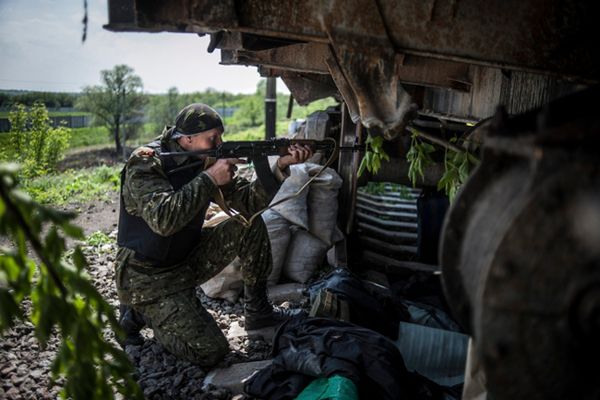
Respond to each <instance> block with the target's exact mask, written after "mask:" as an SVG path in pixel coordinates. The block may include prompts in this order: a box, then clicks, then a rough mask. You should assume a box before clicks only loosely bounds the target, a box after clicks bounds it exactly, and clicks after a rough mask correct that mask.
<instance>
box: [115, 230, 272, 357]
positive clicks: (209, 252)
mask: <svg viewBox="0 0 600 400" xmlns="http://www.w3.org/2000/svg"><path fill="white" fill-rule="evenodd" d="M236 256H239V257H240V261H241V271H242V276H243V280H244V284H245V285H250V286H253V285H255V284H256V283H259V282H260V283H262V282H264V281H266V279H267V277H268V275H269V273H270V272H271V267H272V259H271V246H270V243H269V237H268V234H267V229H266V226H265V224H264V222H263V220H262V218H257V219H256V220H255V221H254V223H253V225H252V226H250V227H249V228H246V227H244V226H243V225H241V224H240V223H239V222H237V221H234V220H227V221H225V222H223V223H221V224H219V225H217V226H216V227H212V228H205V229H203V231H202V237H201V240H200V244H199V245H198V246H197V247H196V248H194V250H193V251H192V252H191V253H190V254H189V256H188V257H187V259H186V261H185V262H184V263H182V264H179V265H176V266H173V267H168V268H157V267H153V266H150V265H147V264H144V263H142V262H140V261H137V260H136V259H135V258H134V253H133V251H131V250H129V249H126V248H120V249H119V251H118V253H117V259H116V263H115V269H116V271H115V272H116V274H115V276H116V286H117V293H118V295H119V300H120V301H121V303H123V304H128V305H130V306H132V307H133V309H134V310H136V311H138V312H140V313H142V314H143V316H144V318H145V320H146V323H147V324H148V325H149V327H150V328H152V330H153V331H154V337H155V338H156V340H157V341H158V342H159V343H161V344H162V345H163V346H164V347H165V348H166V349H167V350H168V351H169V352H171V353H172V354H174V355H176V356H178V357H180V358H183V359H186V360H188V361H191V362H193V363H196V364H199V365H202V366H212V365H214V364H216V363H218V362H219V361H220V360H221V359H222V358H223V357H224V356H225V354H227V353H228V351H229V344H228V342H227V340H226V338H225V336H224V335H223V332H222V331H221V330H220V329H219V327H218V326H217V323H216V322H215V320H214V318H213V317H212V316H211V315H210V314H209V313H208V311H206V310H205V309H204V307H202V304H201V303H200V300H199V299H198V298H197V296H196V286H198V285H200V284H202V283H204V282H206V281H207V280H208V279H210V278H212V277H213V276H215V275H216V274H218V273H219V272H220V271H221V270H222V269H223V268H225V267H226V266H227V265H228V264H229V263H230V262H231V261H233V259H234V258H235V257H236Z"/></svg>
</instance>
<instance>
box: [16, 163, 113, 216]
mask: <svg viewBox="0 0 600 400" xmlns="http://www.w3.org/2000/svg"><path fill="white" fill-rule="evenodd" d="M120 171H121V167H118V166H114V167H109V166H101V167H96V168H85V169H79V170H69V171H66V172H64V173H61V174H54V175H46V176H41V177H38V178H34V179H28V180H25V181H24V182H23V190H25V191H26V192H27V193H29V194H30V195H31V197H32V198H33V199H34V200H35V201H37V202H39V203H41V204H52V205H55V206H61V205H65V204H70V203H85V202H88V201H91V200H108V198H109V195H110V193H111V192H115V191H118V190H119V173H120Z"/></svg>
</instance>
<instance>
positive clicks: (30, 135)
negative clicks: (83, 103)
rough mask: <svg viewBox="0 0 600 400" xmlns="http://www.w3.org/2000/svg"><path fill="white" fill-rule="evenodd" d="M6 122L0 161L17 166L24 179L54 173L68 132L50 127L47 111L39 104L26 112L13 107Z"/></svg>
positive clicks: (65, 146)
mask: <svg viewBox="0 0 600 400" xmlns="http://www.w3.org/2000/svg"><path fill="white" fill-rule="evenodd" d="M9 121H10V124H11V131H10V132H9V133H8V138H9V139H8V146H7V147H6V148H4V149H3V155H2V158H3V159H4V160H11V161H16V162H18V163H20V164H21V165H22V174H23V176H24V177H25V178H32V177H36V176H42V175H46V174H48V173H51V172H54V171H55V170H56V166H57V164H58V162H59V161H60V160H61V159H62V158H63V157H64V154H65V151H66V149H67V147H68V146H69V138H70V135H71V131H70V129H67V128H65V127H58V128H52V125H51V124H50V118H49V116H48V110H46V107H45V106H44V105H43V104H41V103H35V104H34V105H33V107H31V109H30V110H29V111H28V110H27V109H26V108H25V106H24V105H22V104H19V105H17V106H16V108H15V110H14V111H13V112H11V113H10V114H9Z"/></svg>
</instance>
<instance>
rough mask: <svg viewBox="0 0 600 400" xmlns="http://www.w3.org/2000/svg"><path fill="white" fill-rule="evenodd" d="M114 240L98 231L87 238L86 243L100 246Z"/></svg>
mask: <svg viewBox="0 0 600 400" xmlns="http://www.w3.org/2000/svg"><path fill="white" fill-rule="evenodd" d="M112 242H113V240H112V239H111V238H109V237H108V235H107V234H106V233H104V232H101V231H96V232H94V233H92V234H91V235H89V236H88V237H87V238H86V239H85V244H87V245H88V246H93V247H100V246H102V245H105V244H111V243H112Z"/></svg>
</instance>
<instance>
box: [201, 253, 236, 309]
mask: <svg viewBox="0 0 600 400" xmlns="http://www.w3.org/2000/svg"><path fill="white" fill-rule="evenodd" d="M241 267H242V264H241V262H240V259H239V258H238V257H236V258H235V259H234V260H233V261H232V262H231V263H230V264H229V265H228V266H226V267H225V268H224V269H223V270H222V271H221V272H219V273H218V274H217V275H215V276H214V277H212V278H210V279H209V280H207V281H206V282H204V283H203V284H202V285H200V287H201V288H202V290H203V291H204V294H206V295H207V296H208V297H212V298H216V299H224V300H227V301H229V302H230V303H235V302H236V301H237V300H238V298H239V297H240V293H242V290H243V289H244V282H243V281H242V268H241Z"/></svg>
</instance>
